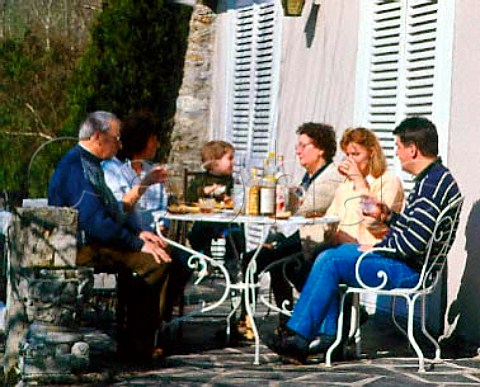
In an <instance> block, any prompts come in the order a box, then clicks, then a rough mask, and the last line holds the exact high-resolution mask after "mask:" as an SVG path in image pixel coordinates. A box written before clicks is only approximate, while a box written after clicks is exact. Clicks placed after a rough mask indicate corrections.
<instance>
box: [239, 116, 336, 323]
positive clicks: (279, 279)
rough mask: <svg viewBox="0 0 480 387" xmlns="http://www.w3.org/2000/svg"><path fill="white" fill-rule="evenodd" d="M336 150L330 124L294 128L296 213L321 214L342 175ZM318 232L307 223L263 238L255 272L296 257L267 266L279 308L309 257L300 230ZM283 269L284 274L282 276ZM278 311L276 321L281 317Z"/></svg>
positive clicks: (319, 231) (319, 227)
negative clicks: (300, 172) (298, 170)
mask: <svg viewBox="0 0 480 387" xmlns="http://www.w3.org/2000/svg"><path fill="white" fill-rule="evenodd" d="M336 150H337V143H336V139H335V131H334V129H333V127H332V126H330V125H327V124H321V123H313V122H309V123H305V124H303V125H301V126H300V127H299V128H298V130H297V144H296V146H295V153H296V155H297V157H298V161H299V162H300V165H301V166H302V167H303V168H305V174H304V176H303V178H302V180H301V182H300V187H302V190H303V191H304V194H303V200H302V204H301V205H300V207H299V208H298V210H297V212H296V214H297V215H303V216H322V215H324V214H325V212H326V211H327V208H328V207H329V206H330V204H331V203H332V200H333V197H334V195H335V191H336V189H337V187H338V185H339V184H340V183H341V182H342V180H343V178H342V176H341V175H340V174H339V172H338V170H337V168H336V166H335V165H334V164H333V157H334V156H335V152H336ZM302 233H305V234H308V235H309V236H308V238H310V235H311V234H319V235H321V236H323V226H322V225H320V224H318V225H309V226H303V227H301V229H300V231H295V232H294V233H293V234H291V235H289V236H288V237H287V236H285V234H284V233H282V232H277V233H271V234H270V235H269V237H268V238H267V243H265V244H264V246H263V248H262V250H261V251H260V253H259V255H258V256H257V265H258V266H257V267H258V270H257V271H258V272H259V271H261V270H263V269H264V268H265V267H267V266H268V265H270V264H272V263H273V262H276V261H279V260H281V259H282V258H286V257H289V256H293V255H295V256H297V258H298V259H297V260H295V261H292V262H291V263H289V264H287V267H283V265H280V264H278V265H273V266H272V267H271V269H270V270H269V272H270V276H271V288H272V291H273V294H274V297H275V302H276V304H277V305H278V307H279V308H281V309H284V307H286V308H291V306H292V304H293V295H292V289H291V287H290V284H289V283H288V282H289V281H291V282H292V283H293V284H294V285H295V286H296V287H298V288H300V287H301V286H302V285H303V279H304V278H306V275H307V273H304V272H305V271H306V269H305V267H310V265H308V264H306V263H305V260H307V259H308V258H309V257H307V256H305V255H304V254H303V252H304V250H303V248H302V244H303V245H304V246H305V245H308V241H306V240H302V239H303V238H301V234H302ZM253 253H254V252H248V253H247V254H246V258H245V260H244V265H248V262H249V261H250V259H251V257H252V256H253ZM245 267H246V266H245ZM284 273H285V274H286V275H287V277H288V278H285V276H284ZM283 317H284V316H283V315H280V324H281V325H282V323H283V321H284V318H283Z"/></svg>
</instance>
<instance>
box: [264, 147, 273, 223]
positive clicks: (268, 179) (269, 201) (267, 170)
mask: <svg viewBox="0 0 480 387" xmlns="http://www.w3.org/2000/svg"><path fill="white" fill-rule="evenodd" d="M275 183H276V178H275V153H274V152H269V154H268V156H267V158H266V159H265V160H264V163H263V177H262V181H261V185H260V215H275V195H276V189H275V185H276V184H275Z"/></svg>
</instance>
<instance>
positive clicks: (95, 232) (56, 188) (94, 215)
mask: <svg viewBox="0 0 480 387" xmlns="http://www.w3.org/2000/svg"><path fill="white" fill-rule="evenodd" d="M82 159H85V160H86V161H87V162H88V164H89V165H90V166H92V165H93V167H94V168H97V166H98V168H99V169H100V172H101V173H103V171H102V168H101V165H100V162H101V161H102V160H101V159H99V158H97V157H95V156H94V155H92V154H91V153H90V152H88V151H86V150H85V149H83V148H82V147H81V146H80V145H77V146H75V147H74V148H72V149H71V150H70V151H69V152H68V153H67V154H66V155H65V156H64V157H63V158H62V160H60V163H59V164H58V166H57V168H56V169H55V173H54V174H53V176H52V178H51V179H50V183H49V186H48V204H49V205H51V206H57V207H70V208H74V209H77V210H78V227H79V233H80V237H79V242H80V244H83V243H87V244H92V243H93V244H97V245H100V246H105V247H112V248H118V249H125V250H129V251H140V250H141V249H142V246H143V244H144V242H143V240H141V239H140V238H139V237H138V236H137V235H138V233H139V232H140V230H139V229H134V228H133V227H132V226H130V225H128V224H126V223H123V222H122V221H121V220H118V216H117V214H114V213H112V211H111V210H109V209H108V208H107V206H105V204H104V201H102V200H101V198H100V196H99V193H98V192H95V189H94V187H93V185H92V184H91V183H90V181H89V180H88V179H87V177H86V175H85V171H84V168H83V164H82Z"/></svg>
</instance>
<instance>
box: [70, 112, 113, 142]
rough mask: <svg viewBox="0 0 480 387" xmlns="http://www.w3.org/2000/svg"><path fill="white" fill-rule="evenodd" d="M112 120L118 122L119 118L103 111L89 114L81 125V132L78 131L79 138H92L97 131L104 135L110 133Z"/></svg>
mask: <svg viewBox="0 0 480 387" xmlns="http://www.w3.org/2000/svg"><path fill="white" fill-rule="evenodd" d="M112 120H118V118H117V116H116V115H115V114H113V113H109V112H105V111H101V110H99V111H96V112H93V113H89V114H88V116H87V118H85V121H83V122H82V124H81V125H80V130H79V131H78V138H79V139H87V138H90V137H92V135H93V133H94V132H96V131H98V132H103V133H106V132H108V131H109V130H110V122H111V121H112Z"/></svg>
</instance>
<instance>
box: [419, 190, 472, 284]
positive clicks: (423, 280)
mask: <svg viewBox="0 0 480 387" xmlns="http://www.w3.org/2000/svg"><path fill="white" fill-rule="evenodd" d="M463 200H464V199H463V197H458V198H457V199H455V200H452V201H451V202H450V203H449V204H448V205H447V207H445V208H444V209H443V211H442V212H441V213H440V215H439V216H438V219H437V222H436V224H435V227H434V229H433V234H432V237H431V238H430V240H429V241H428V244H427V250H426V255H425V262H424V264H423V269H422V272H421V277H420V284H421V288H423V289H427V288H430V287H434V286H435V285H436V283H437V281H438V280H439V278H440V274H441V272H442V271H443V269H444V266H445V265H446V263H447V255H448V252H449V251H450V248H451V247H452V244H453V242H454V240H455V235H456V232H457V228H458V223H459V220H460V219H459V218H460V212H461V209H462V204H463Z"/></svg>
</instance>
